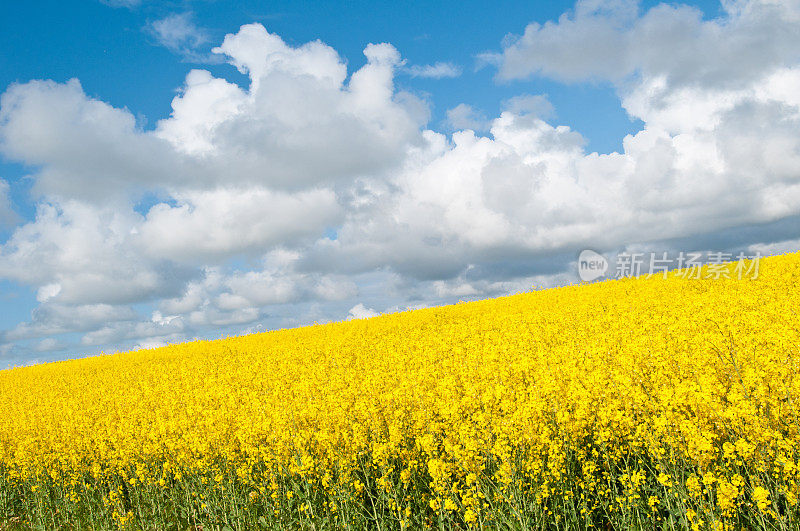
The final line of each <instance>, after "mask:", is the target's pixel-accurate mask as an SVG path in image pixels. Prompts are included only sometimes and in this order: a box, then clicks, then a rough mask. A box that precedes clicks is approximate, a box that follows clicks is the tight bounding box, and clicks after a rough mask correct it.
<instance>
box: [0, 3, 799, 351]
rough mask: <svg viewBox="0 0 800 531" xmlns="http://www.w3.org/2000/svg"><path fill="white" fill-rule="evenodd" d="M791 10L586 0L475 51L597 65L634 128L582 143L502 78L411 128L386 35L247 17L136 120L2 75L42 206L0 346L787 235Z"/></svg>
mask: <svg viewBox="0 0 800 531" xmlns="http://www.w3.org/2000/svg"><path fill="white" fill-rule="evenodd" d="M797 13H798V9H797V5H796V3H778V2H772V3H767V2H755V1H752V2H727V3H726V4H725V12H724V14H723V15H722V17H721V18H720V19H716V20H706V19H704V18H703V17H702V16H701V15H700V13H699V12H698V11H696V10H693V9H691V8H687V7H685V6H673V5H670V6H667V5H659V6H656V7H654V8H652V9H650V10H649V11H647V12H644V13H642V12H640V10H639V8H638V4H636V3H632V2H628V1H625V0H620V1H617V2H611V3H609V2H602V3H601V2H594V1H593V2H589V1H583V2H579V3H578V4H577V5H576V7H575V9H574V10H573V11H572V12H570V13H569V14H567V15H565V16H563V17H561V19H559V20H558V21H557V22H552V23H548V24H544V25H531V26H529V27H528V28H527V29H526V32H525V35H523V36H522V37H520V38H519V39H518V40H516V41H514V42H509V43H507V45H506V47H505V49H504V50H503V51H502V52H501V53H498V54H495V55H493V56H492V57H491V59H492V60H493V61H495V62H496V63H497V64H498V75H499V76H500V77H501V78H504V79H514V78H521V77H527V76H531V75H546V76H550V77H554V78H557V79H561V80H571V81H577V80H587V79H603V80H608V81H610V82H612V83H614V84H615V85H616V87H617V90H618V92H619V94H620V101H621V105H622V106H623V107H624V108H625V109H626V110H627V111H628V113H629V114H630V115H631V116H634V117H636V118H639V119H641V120H642V121H643V122H644V127H643V129H642V130H641V131H639V132H638V133H636V134H634V135H629V136H627V137H626V138H625V139H624V140H623V149H622V150H621V152H618V153H616V152H615V153H609V154H598V153H589V152H587V151H586V149H585V147H584V146H585V141H584V138H583V137H582V136H581V135H580V133H579V132H577V131H574V130H572V129H571V128H569V127H567V126H564V125H558V124H557V123H555V120H554V118H553V116H554V109H553V107H552V105H551V104H550V103H549V101H548V100H547V98H546V97H545V96H543V95H530V94H525V93H523V94H520V95H519V96H517V97H514V98H510V99H508V100H507V101H505V102H504V103H503V104H502V109H503V110H502V112H501V113H500V115H499V116H496V117H494V118H493V119H489V118H487V117H485V116H482V115H481V114H480V113H479V112H478V111H476V110H474V109H472V108H471V107H469V106H467V105H465V104H462V105H459V106H457V107H455V108H453V109H451V110H450V111H448V113H447V116H448V120H447V122H448V123H447V125H448V127H449V128H450V130H451V131H453V130H454V131H453V132H452V134H444V133H440V132H437V131H434V130H431V129H427V128H426V125H427V120H428V117H429V114H428V110H427V108H426V106H425V104H424V103H423V101H422V100H421V99H419V98H417V97H415V96H413V95H411V94H407V93H404V92H402V91H399V90H398V89H397V88H396V87H395V83H394V77H395V75H397V73H398V72H399V71H401V70H402V69H403V68H404V67H403V60H402V58H401V56H400V54H399V53H398V51H397V50H395V49H394V48H393V47H392V46H391V45H389V44H371V45H369V46H367V47H366V48H365V50H364V54H365V57H366V60H367V61H366V64H365V65H364V66H362V67H361V68H360V69H358V70H355V71H353V72H350V73H348V69H347V66H346V64H345V62H344V60H343V59H342V58H341V57H340V56H339V55H338V54H337V53H336V51H335V50H333V49H332V48H330V47H329V46H327V45H325V44H323V43H321V42H318V41H315V42H310V43H307V44H304V45H301V46H290V45H288V44H286V43H285V42H284V41H283V40H282V39H281V38H280V37H278V36H277V35H274V34H271V33H269V32H267V31H266V29H264V28H263V27H262V26H260V25H248V26H243V27H242V28H241V29H240V30H239V32H237V33H236V34H231V35H228V36H226V37H225V39H224V41H223V42H222V44H221V45H220V46H219V47H217V48H215V49H214V53H215V54H217V55H218V56H220V57H224V58H225V60H227V61H228V62H229V63H230V64H231V65H232V66H233V67H235V68H237V69H238V70H239V71H241V72H242V73H244V74H246V75H247V77H248V79H249V82H248V83H247V84H246V86H244V87H243V86H240V85H237V84H235V83H232V82H230V81H228V80H226V79H223V78H219V77H215V76H214V75H212V74H211V73H210V72H208V71H205V70H192V71H191V72H189V73H188V75H187V77H186V81H185V83H184V85H183V87H182V88H181V90H180V92H179V94H178V95H177V96H176V97H175V98H174V100H173V102H172V113H171V115H170V116H169V117H168V118H166V119H164V120H162V121H160V122H159V123H158V124H157V125H156V127H155V128H154V129H153V130H142V129H141V128H139V127H137V125H136V120H135V119H134V118H133V116H132V115H131V114H130V113H129V112H128V111H127V110H124V109H118V108H114V107H112V106H110V105H109V104H107V103H104V102H102V101H99V100H96V99H93V98H90V97H89V96H87V95H86V94H85V93H84V92H83V90H82V88H81V86H80V84H79V83H78V82H77V81H70V82H68V83H66V84H58V83H53V82H46V81H35V82H31V83H27V84H18V85H13V86H11V87H10V88H9V89H8V90H7V91H6V93H5V94H4V95H3V96H2V100H0V152H2V154H3V155H4V156H5V157H7V158H9V159H13V160H17V161H21V162H23V163H25V164H27V165H29V166H31V167H34V168H36V169H35V171H34V173H33V175H32V178H33V182H34V187H33V189H34V194H35V197H36V198H37V200H38V210H37V214H36V218H35V219H33V220H30V221H29V222H27V223H25V224H23V225H20V226H18V227H16V228H15V230H14V231H13V233H12V234H11V235H10V237H9V238H8V239H7V241H6V242H4V243H3V244H2V245H0V277H3V278H7V279H11V280H14V281H16V282H18V283H20V284H24V285H26V286H29V287H31V288H32V289H33V290H34V291H35V293H36V296H37V299H38V301H39V303H40V306H39V307H38V308H37V310H36V311H35V312H34V315H33V316H32V318H31V320H30V321H29V322H27V323H22V324H20V325H19V326H18V327H16V328H14V329H12V330H9V331H7V332H6V333H5V334H4V336H3V337H2V341H0V343H3V344H2V345H0V349H1V350H0V352H5V353H6V355H8V354H7V353H8V351H9V349H11V348H12V347H9V346H8V345H11V344H12V343H14V345H16V344H17V343H15V342H20V344H22V343H24V342H26V341H29V342H30V341H34V340H37V341H39V342H38V343H36V344H35V345H33V346H31V347H30V350H31V351H38V350H42V349H44V350H47V348H46V347H48V345H50V346H52V349H56V348H58V349H61V348H64V349H65V351H66V350H69V348H70V347H69V343H68V341H69V340H68V339H64V338H63V337H58V336H59V335H62V336H63V335H69V334H72V333H76V332H77V333H79V334H80V340H79V343H80V345H78V346H75V344H74V343H73V344H72V345H73V347H74V348H86V349H90V348H92V347H94V346H97V347H98V348H100V347H106V346H108V345H113V346H120V347H122V346H126V345H127V346H131V347H132V346H136V345H143V346H147V345H158V344H164V343H167V342H171V341H178V340H183V339H187V338H192V337H197V336H208V335H209V334H215V333H222V332H224V333H237V332H239V331H242V330H255V329H258V327H259V326H262V325H263V326H266V327H268V328H269V327H280V326H288V325H296V324H304V323H306V322H310V321H314V320H318V321H324V320H327V319H341V318H346V317H348V316H350V317H355V318H360V317H365V316H369V315H372V314H375V313H377V312H379V311H380V312H384V311H393V310H395V309H400V308H406V307H410V306H425V305H430V304H436V303H440V302H452V301H456V300H458V299H460V298H474V297H483V296H489V295H499V294H503V293H510V292H515V291H520V290H525V289H530V287H531V286H534V285H536V286H549V285H554V284H558V283H564V282H568V281H569V280H571V279H573V278H574V276H575V275H574V271H573V270H572V269H571V267H572V264H573V262H574V258H575V256H576V255H577V252H578V251H579V250H580V249H582V248H586V247H589V248H593V249H598V250H601V251H606V250H607V251H609V252H610V251H613V250H615V249H619V248H624V247H626V246H631V245H638V246H640V247H642V248H644V247H647V246H648V245H656V244H657V245H664V246H666V247H669V248H673V247H674V246H676V245H682V246H687V247H691V248H697V247H700V246H705V245H712V246H713V245H717V244H719V245H727V246H731V245H737V246H739V247H740V248H748V247H749V248H750V249H756V248H758V249H765V250H767V249H776V248H781V249H783V248H787V247H788V248H791V247H792V246H793V245H794V246H796V239H797V237H798V236H800V234H798V233H797V229H796V220H797V219H800V133H798V131H800V96H798V95H799V94H800V57H798V56H797V55H796V54H795V52H796V50H797V49H800V48H798V47H797V46H796V45H795V44H796V42H795V40H794V39H796V32H790V31H788V29H789V28H796V27H797V26H798V24H800V19H798V17H797ZM712 37H713V38H714V39H717V40H719V42H726V41H729V42H731V43H733V44H732V46H733V49H734V50H738V51H739V52H738V53H741V54H743V55H742V60H741V61H739V62H737V61H727V59H726V58H728V57H729V55H728V54H729V53H732V52H728V51H726V50H725V49H723V48H722V47H720V46H718V45H716V44H714V43H715V42H717V41H713V42H712ZM665 43H671V46H672V48H671V49H673V51H674V53H671V54H666V53H664V49H665V48H664V47H665V46H666V44H665ZM348 74H349V75H348ZM520 92H524V91H523V90H521V91H520ZM3 193H5V192H4V191H3V188H2V186H0V216H1V215H2V212H3V210H2V209H3V206H2V205H3V202H2V198H3ZM143 198H146V200H143ZM153 198H156V199H155V200H153ZM778 225H780V226H781V227H782V228H781V229H780V231H778V230H777V229H776V230H775V231H774V233H773V234H770V232H769V230H768V229H765V230H764V231H755V232H754V231H749V232H748V231H741V230H740V229H741V228H742V227H756V226H758V227H778ZM726 231H727V232H726ZM731 231H733V232H736V233H737V234H739V236H737V237H736V238H732V237H730V236H729V233H730V232H731ZM770 238H772V239H770ZM775 240H779V241H780V242H783V243H776V241H775ZM759 246H760V247H759ZM775 246H778V247H775ZM49 339H52V341H49ZM43 341H46V342H43ZM14 348H16V347H14ZM20 348H22V347H20Z"/></svg>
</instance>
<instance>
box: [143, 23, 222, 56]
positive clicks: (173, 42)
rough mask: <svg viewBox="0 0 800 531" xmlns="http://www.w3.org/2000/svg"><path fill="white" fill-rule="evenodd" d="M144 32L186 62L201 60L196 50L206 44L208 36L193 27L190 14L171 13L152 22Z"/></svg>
mask: <svg viewBox="0 0 800 531" xmlns="http://www.w3.org/2000/svg"><path fill="white" fill-rule="evenodd" d="M146 30H147V31H148V33H150V34H151V35H152V36H153V37H154V38H155V39H156V41H157V42H158V43H159V44H160V45H161V46H164V47H165V48H167V49H168V50H170V51H171V52H173V53H176V54H179V55H182V56H183V57H184V58H186V59H188V60H199V59H203V57H202V56H201V55H200V54H198V49H199V48H200V47H201V46H202V45H203V44H205V43H207V42H208V40H209V39H208V35H206V32H205V31H204V30H202V29H200V28H199V27H197V25H195V23H194V21H192V14H191V13H173V14H172V15H169V16H167V17H164V18H162V19H158V20H154V21H153V22H150V23H149V24H148V25H147V27H146Z"/></svg>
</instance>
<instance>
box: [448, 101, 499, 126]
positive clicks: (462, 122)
mask: <svg viewBox="0 0 800 531" xmlns="http://www.w3.org/2000/svg"><path fill="white" fill-rule="evenodd" d="M446 116H447V118H446V119H445V126H446V127H447V128H449V129H450V130H453V131H458V130H463V129H471V130H473V131H487V130H488V129H489V127H490V126H491V120H489V119H488V118H487V117H486V115H484V114H483V113H482V112H480V111H478V110H476V109H474V108H473V107H472V106H471V105H467V104H466V103H459V104H458V105H456V106H455V107H453V108H452V109H447V112H446Z"/></svg>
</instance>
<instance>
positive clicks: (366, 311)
mask: <svg viewBox="0 0 800 531" xmlns="http://www.w3.org/2000/svg"><path fill="white" fill-rule="evenodd" d="M379 315H380V314H379V313H378V312H376V311H375V310H373V309H372V308H367V307H366V306H364V304H363V303H360V302H359V303H358V304H356V305H355V306H353V307H352V308H350V310H349V312H348V314H347V319H348V320H350V319H369V318H370V317H377V316H379Z"/></svg>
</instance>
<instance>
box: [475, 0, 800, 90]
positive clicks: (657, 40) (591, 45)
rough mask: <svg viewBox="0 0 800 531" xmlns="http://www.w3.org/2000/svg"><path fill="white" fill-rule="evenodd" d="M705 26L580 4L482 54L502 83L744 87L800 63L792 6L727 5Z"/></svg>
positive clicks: (690, 19)
mask: <svg viewBox="0 0 800 531" xmlns="http://www.w3.org/2000/svg"><path fill="white" fill-rule="evenodd" d="M722 5H723V8H724V11H725V13H724V15H723V16H722V17H721V18H719V19H713V20H705V19H704V17H703V12H702V11H700V10H699V9H697V8H694V7H690V6H686V5H680V4H677V5H676V4H658V5H656V6H655V7H653V8H651V9H649V10H648V11H647V12H646V13H644V14H643V15H640V12H639V11H640V6H639V2H638V1H636V0H615V1H613V2H602V1H598V0H579V1H578V2H577V4H576V5H575V9H574V10H573V12H572V13H570V14H564V15H562V16H561V17H560V18H559V20H558V21H556V22H547V23H545V24H543V25H542V24H538V23H532V24H529V25H528V26H527V27H526V28H525V33H524V34H523V35H522V36H521V37H519V38H517V39H516V40H515V41H513V42H512V43H511V44H510V45H508V46H507V47H506V48H505V49H504V50H503V52H502V53H501V54H487V55H485V56H484V58H485V59H486V60H489V61H491V62H496V63H498V64H499V66H500V68H499V71H498V75H499V76H500V77H501V78H502V79H516V78H524V77H528V76H531V75H534V74H542V75H545V76H548V77H553V78H557V79H561V80H567V81H578V80H585V79H608V80H612V81H622V80H624V78H626V77H627V76H629V75H632V74H636V75H639V76H642V77H645V78H658V77H663V78H666V79H667V80H668V82H669V83H670V84H675V85H680V86H683V85H699V86H705V87H725V88H729V87H736V86H739V85H741V84H745V85H749V84H750V83H751V82H752V80H753V79H754V78H756V77H760V76H763V75H766V74H768V73H770V72H772V71H774V70H775V69H777V68H780V67H782V66H786V65H787V64H795V63H796V62H797V60H798V58H799V57H800V55H799V54H800V52H799V51H798V50H800V34H799V33H798V32H797V24H798V21H800V5H798V3H797V2H795V1H793V0H788V1H772V0H730V1H725V2H723V3H722Z"/></svg>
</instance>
